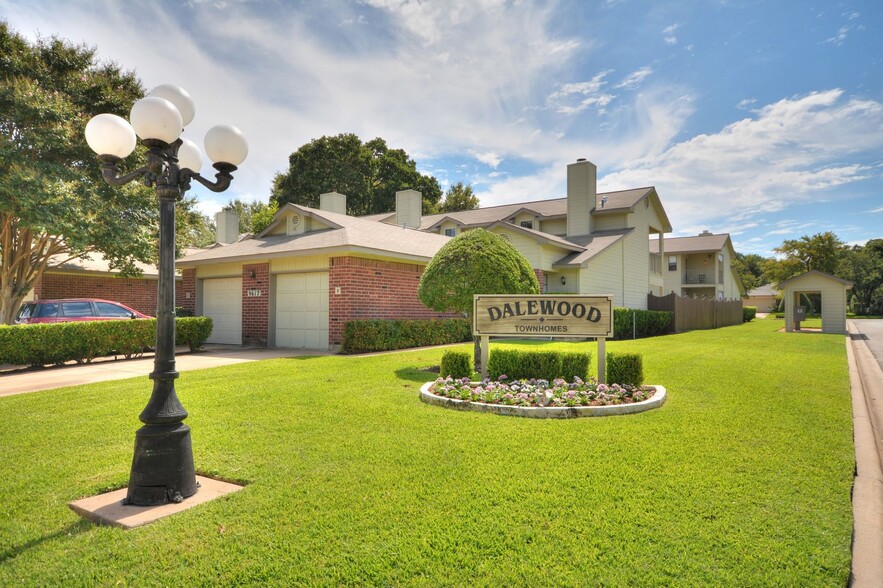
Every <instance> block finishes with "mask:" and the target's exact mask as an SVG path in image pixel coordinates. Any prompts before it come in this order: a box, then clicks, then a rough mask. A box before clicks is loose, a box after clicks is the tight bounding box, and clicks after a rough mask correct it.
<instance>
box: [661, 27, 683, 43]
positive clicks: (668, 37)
mask: <svg viewBox="0 0 883 588" xmlns="http://www.w3.org/2000/svg"><path fill="white" fill-rule="evenodd" d="M679 28H681V24H680V23H675V24H673V25H669V26H667V27H665V28H664V29H662V39H663V40H664V41H665V43H666V44H667V45H677V43H678V37H677V35H675V31H677V30H678V29H679Z"/></svg>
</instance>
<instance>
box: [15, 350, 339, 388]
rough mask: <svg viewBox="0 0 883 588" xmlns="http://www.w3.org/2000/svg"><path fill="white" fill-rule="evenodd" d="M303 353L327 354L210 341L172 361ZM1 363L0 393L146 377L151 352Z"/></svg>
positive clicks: (195, 364) (192, 365)
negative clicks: (42, 363) (40, 364)
mask: <svg viewBox="0 0 883 588" xmlns="http://www.w3.org/2000/svg"><path fill="white" fill-rule="evenodd" d="M303 355H327V353H325V352H322V351H304V350H299V349H268V348H263V347H261V348H257V347H248V348H243V347H237V346H234V345H210V346H207V348H206V349H205V350H203V351H199V352H197V353H191V352H190V350H189V349H187V348H186V347H179V348H178V352H177V355H176V358H175V364H176V367H177V369H178V371H179V372H183V371H187V370H200V369H204V368H211V367H217V366H221V365H230V364H234V363H245V362H248V361H259V360H262V359H274V358H277V357H297V356H303ZM5 367H6V368H7V369H5V370H2V371H0V396H11V395H13V394H24V393H25V392H37V391H39V390H50V389H52V388H62V387H64V386H78V385H80V384H90V383H92V382H104V381H107V380H121V379H124V378H134V377H137V376H144V377H146V376H147V375H148V374H150V372H152V371H153V354H152V353H146V354H144V356H143V357H141V358H138V359H117V360H115V359H114V358H113V357H109V358H104V357H103V358H98V359H96V360H95V361H93V362H92V363H90V364H86V365H77V364H73V363H72V364H67V365H63V366H53V367H47V368H23V367H20V366H19V367H15V366H5Z"/></svg>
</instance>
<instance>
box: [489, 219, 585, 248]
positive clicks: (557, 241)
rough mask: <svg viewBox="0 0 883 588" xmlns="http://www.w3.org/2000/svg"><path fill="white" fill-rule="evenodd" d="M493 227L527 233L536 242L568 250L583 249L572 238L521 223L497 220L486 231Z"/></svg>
mask: <svg viewBox="0 0 883 588" xmlns="http://www.w3.org/2000/svg"><path fill="white" fill-rule="evenodd" d="M495 227H501V228H504V229H508V230H510V231H512V232H515V233H522V234H524V235H527V236H528V237H533V239H535V240H536V241H537V242H538V243H547V244H550V245H557V246H558V247H561V248H562V249H567V250H570V251H584V250H585V247H581V246H580V245H577V244H576V243H574V242H573V241H572V240H570V241H568V240H567V239H563V238H561V237H556V236H555V235H551V234H549V233H544V232H542V231H537V230H534V229H528V228H527V227H522V226H521V225H516V224H514V223H509V222H505V221H498V222H495V223H494V224H492V225H490V226H488V227H486V229H487V230H488V231H490V230H492V229H493V228H495Z"/></svg>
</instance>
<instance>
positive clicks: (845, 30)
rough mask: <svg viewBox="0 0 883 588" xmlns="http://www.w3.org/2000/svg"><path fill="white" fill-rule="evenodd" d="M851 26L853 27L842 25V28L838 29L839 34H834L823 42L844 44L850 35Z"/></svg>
mask: <svg viewBox="0 0 883 588" xmlns="http://www.w3.org/2000/svg"><path fill="white" fill-rule="evenodd" d="M850 28H851V27H849V26H842V27H840V28H839V29H838V30H837V34H836V35H834V36H833V37H830V38H828V39H825V40H824V41H823V43H832V44H834V45H842V44H843V41H845V40H846V37H847V36H848V35H849V31H850Z"/></svg>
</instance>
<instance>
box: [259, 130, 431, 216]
mask: <svg viewBox="0 0 883 588" xmlns="http://www.w3.org/2000/svg"><path fill="white" fill-rule="evenodd" d="M408 188H411V189H414V190H417V191H419V192H420V193H422V194H423V212H424V214H429V213H433V212H436V210H437V207H438V201H439V200H440V199H441V195H442V191H441V187H439V184H438V180H436V179H435V178H434V177H432V176H429V175H424V174H421V173H420V172H419V171H417V165H416V163H415V162H414V160H413V159H411V158H410V156H408V154H407V153H406V152H405V151H404V150H402V149H391V148H390V147H389V146H388V145H387V144H386V141H384V140H383V139H380V138H377V139H373V140H371V141H368V142H366V143H362V140H361V139H359V137H357V136H356V135H354V134H352V133H346V134H340V135H337V136H336V137H327V136H323V137H320V138H318V139H313V140H312V141H310V142H309V143H307V144H306V145H303V146H301V147H300V148H299V149H298V150H297V151H295V152H294V153H292V154H291V155H290V156H289V158H288V170H287V171H286V172H283V173H278V174H276V177H275V178H273V192H272V200H273V201H274V202H276V204H278V205H279V206H282V205H283V204H286V203H288V202H293V203H295V204H303V205H305V206H311V207H313V208H318V206H319V195H320V194H323V193H325V192H334V191H336V192H340V193H341V194H346V197H347V198H346V208H347V213H348V214H351V215H354V216H361V215H365V214H373V213H380V212H390V211H392V210H394V209H395V193H396V192H397V191H399V190H406V189H408Z"/></svg>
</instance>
